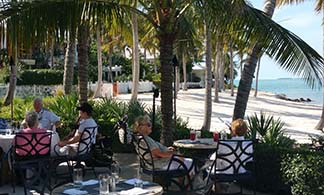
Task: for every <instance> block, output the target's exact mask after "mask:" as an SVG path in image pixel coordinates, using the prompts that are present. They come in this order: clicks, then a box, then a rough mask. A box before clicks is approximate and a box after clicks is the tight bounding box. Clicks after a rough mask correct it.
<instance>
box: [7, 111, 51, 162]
mask: <svg viewBox="0 0 324 195" xmlns="http://www.w3.org/2000/svg"><path fill="white" fill-rule="evenodd" d="M25 121H26V125H27V128H25V129H23V130H21V131H20V132H19V133H44V132H46V129H43V128H39V127H38V115H37V113H36V112H35V111H30V112H27V114H26V116H25ZM30 136H31V135H26V136H25V138H27V139H31V137H30ZM40 136H41V135H40ZM25 138H22V137H17V139H14V142H13V145H15V144H19V145H22V144H26V139H25ZM15 140H16V141H17V142H15ZM40 142H41V143H42V144H48V143H49V142H50V137H44V138H41V140H40ZM42 147H43V146H42V145H37V146H36V150H39V149H41V148H42ZM24 149H26V150H27V151H29V150H31V149H32V146H31V145H27V146H25V148H24ZM47 152H48V149H44V150H40V152H39V153H40V154H46V153H47ZM16 153H17V154H18V155H20V156H24V155H26V154H27V152H26V151H25V150H22V149H19V148H17V149H16ZM34 153H35V152H34ZM32 154H33V152H32Z"/></svg>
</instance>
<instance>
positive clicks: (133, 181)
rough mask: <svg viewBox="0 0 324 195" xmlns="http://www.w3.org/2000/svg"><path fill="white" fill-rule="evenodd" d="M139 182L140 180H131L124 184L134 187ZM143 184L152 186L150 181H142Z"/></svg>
mask: <svg viewBox="0 0 324 195" xmlns="http://www.w3.org/2000/svg"><path fill="white" fill-rule="evenodd" d="M137 180H140V179H137V178H133V179H129V180H126V181H124V183H127V184H129V185H134V184H135V183H138V182H137ZM142 182H143V185H147V184H150V182H148V181H142Z"/></svg>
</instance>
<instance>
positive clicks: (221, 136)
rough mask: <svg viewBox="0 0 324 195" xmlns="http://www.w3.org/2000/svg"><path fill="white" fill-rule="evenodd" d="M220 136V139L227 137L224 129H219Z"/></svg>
mask: <svg viewBox="0 0 324 195" xmlns="http://www.w3.org/2000/svg"><path fill="white" fill-rule="evenodd" d="M220 138H221V140H226V139H227V134H226V131H224V130H223V131H221V132H220Z"/></svg>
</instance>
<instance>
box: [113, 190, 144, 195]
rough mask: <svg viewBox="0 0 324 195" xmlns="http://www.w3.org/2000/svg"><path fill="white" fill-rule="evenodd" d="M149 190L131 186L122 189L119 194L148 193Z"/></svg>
mask: <svg viewBox="0 0 324 195" xmlns="http://www.w3.org/2000/svg"><path fill="white" fill-rule="evenodd" d="M149 192H150V190H145V189H142V188H132V189H129V190H123V191H120V192H119V194H120V195H140V194H145V193H149Z"/></svg>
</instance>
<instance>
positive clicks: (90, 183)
mask: <svg viewBox="0 0 324 195" xmlns="http://www.w3.org/2000/svg"><path fill="white" fill-rule="evenodd" d="M97 183H99V181H98V180H95V179H90V180H88V181H83V182H82V185H83V186H91V185H95V184H97Z"/></svg>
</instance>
